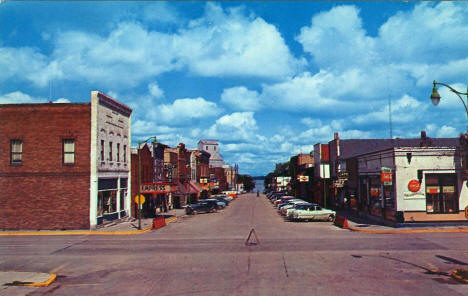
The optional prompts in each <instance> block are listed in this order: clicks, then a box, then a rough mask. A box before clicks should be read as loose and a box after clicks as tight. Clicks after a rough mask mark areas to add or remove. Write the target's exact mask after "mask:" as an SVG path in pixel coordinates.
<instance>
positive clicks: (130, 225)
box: [0, 209, 185, 237]
mask: <svg viewBox="0 0 468 296" xmlns="http://www.w3.org/2000/svg"><path fill="white" fill-rule="evenodd" d="M184 215H185V210H184V209H173V210H170V211H168V212H167V213H162V214H160V216H162V217H164V219H165V222H166V224H169V223H172V222H174V221H176V220H177V219H178V218H179V217H182V216H184ZM153 220H154V218H143V219H141V229H138V223H139V221H138V219H136V218H133V217H127V218H123V219H121V220H116V221H112V222H110V223H107V224H104V225H100V226H99V227H98V228H96V229H93V230H5V231H0V237H1V236H9V235H19V236H20V235H135V234H141V233H144V232H147V231H150V230H151V229H152V228H153Z"/></svg>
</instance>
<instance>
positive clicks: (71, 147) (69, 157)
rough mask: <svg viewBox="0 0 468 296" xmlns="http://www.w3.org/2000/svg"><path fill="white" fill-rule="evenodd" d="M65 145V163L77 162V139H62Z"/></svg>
mask: <svg viewBox="0 0 468 296" xmlns="http://www.w3.org/2000/svg"><path fill="white" fill-rule="evenodd" d="M62 145H63V163H64V164H74V163H75V139H64V140H62Z"/></svg>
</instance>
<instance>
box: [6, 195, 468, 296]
mask: <svg viewBox="0 0 468 296" xmlns="http://www.w3.org/2000/svg"><path fill="white" fill-rule="evenodd" d="M252 228H254V229H255V231H256V233H257V234H258V238H259V241H260V244H259V245H251V246H245V245H244V242H245V239H246V238H247V236H248V234H249V231H250V230H251V229H252ZM467 265H468V235H467V234H464V233H420V234H392V235H388V234H387V235H384V234H367V233H357V232H351V231H349V230H343V229H340V228H337V227H335V226H333V224H332V223H330V222H310V223H292V222H287V221H284V220H283V218H282V217H280V216H279V215H278V214H277V213H276V211H275V210H274V209H273V208H272V205H271V204H270V203H269V202H268V200H267V199H266V198H265V197H263V196H261V197H256V196H255V194H247V195H242V196H241V197H240V198H238V199H237V200H235V201H234V202H232V203H231V205H230V206H228V207H227V208H226V209H225V210H223V211H220V212H218V213H214V214H199V215H196V216H184V217H182V218H180V219H179V220H177V221H176V222H173V223H171V224H169V225H168V226H166V227H164V228H162V229H159V230H157V231H152V232H147V233H144V234H140V235H134V236H35V237H32V236H23V237H0V270H2V271H5V270H15V271H34V272H53V273H56V274H57V275H58V276H57V280H56V281H55V282H54V283H53V284H52V285H50V286H49V287H45V288H32V287H9V288H8V289H6V290H0V291H6V292H7V295H24V294H28V293H29V294H28V295H304V294H306V295H467V294H468V285H463V284H459V283H458V282H456V281H454V280H453V279H452V278H451V277H450V276H449V275H448V273H449V272H450V271H451V270H453V269H454V268H457V267H466V266H467Z"/></svg>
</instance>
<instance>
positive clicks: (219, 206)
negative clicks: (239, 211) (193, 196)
mask: <svg viewBox="0 0 468 296" xmlns="http://www.w3.org/2000/svg"><path fill="white" fill-rule="evenodd" d="M205 201H208V202H209V201H212V202H215V203H216V205H217V208H216V209H218V210H219V209H224V208H225V207H226V202H225V201H224V200H222V201H221V200H219V199H217V198H207V199H205Z"/></svg>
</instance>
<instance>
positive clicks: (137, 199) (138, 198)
mask: <svg viewBox="0 0 468 296" xmlns="http://www.w3.org/2000/svg"><path fill="white" fill-rule="evenodd" d="M135 203H136V204H141V205H142V204H144V203H145V196H144V195H137V196H135Z"/></svg>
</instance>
